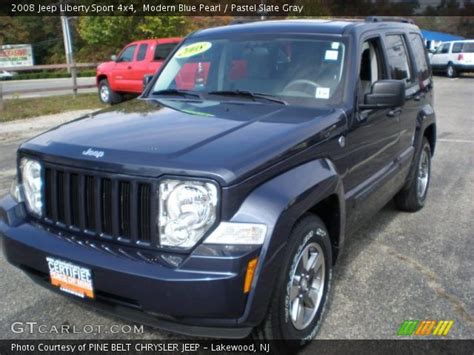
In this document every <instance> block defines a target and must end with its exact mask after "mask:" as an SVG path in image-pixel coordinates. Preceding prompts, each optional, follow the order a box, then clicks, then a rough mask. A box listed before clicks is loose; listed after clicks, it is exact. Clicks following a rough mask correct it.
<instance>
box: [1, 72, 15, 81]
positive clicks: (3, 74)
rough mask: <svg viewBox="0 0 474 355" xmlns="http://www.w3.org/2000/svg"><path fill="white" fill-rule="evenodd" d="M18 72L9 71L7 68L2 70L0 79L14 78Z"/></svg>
mask: <svg viewBox="0 0 474 355" xmlns="http://www.w3.org/2000/svg"><path fill="white" fill-rule="evenodd" d="M17 75H18V74H17V73H15V72H9V71H6V70H2V71H0V80H12V79H13V78H14V77H15V76H17Z"/></svg>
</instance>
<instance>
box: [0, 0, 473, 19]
mask: <svg viewBox="0 0 474 355" xmlns="http://www.w3.org/2000/svg"><path fill="white" fill-rule="evenodd" d="M1 15H7V16H55V15H57V16H59V15H67V16H177V15H179V16H186V15H188V16H260V17H261V16H266V17H267V16H269V17H279V16H282V17H287V16H341V17H342V16H370V15H378V16H383V15H387V16H474V1H473V0H352V1H343V0H232V1H231V0H227V1H226V0H199V1H195V0H194V1H193V0H179V1H170V0H168V1H167V0H20V1H12V2H6V1H2V2H1V4H0V16H1Z"/></svg>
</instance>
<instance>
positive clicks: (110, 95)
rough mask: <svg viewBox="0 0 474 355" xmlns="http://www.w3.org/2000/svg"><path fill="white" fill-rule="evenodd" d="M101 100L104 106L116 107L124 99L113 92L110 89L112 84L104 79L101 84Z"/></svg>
mask: <svg viewBox="0 0 474 355" xmlns="http://www.w3.org/2000/svg"><path fill="white" fill-rule="evenodd" d="M99 99H100V101H101V102H102V103H104V104H107V105H114V104H118V103H120V102H122V100H123V97H122V95H121V94H119V93H118V92H115V91H113V90H112V89H111V88H110V84H109V81H108V80H107V79H102V80H101V81H100V82H99Z"/></svg>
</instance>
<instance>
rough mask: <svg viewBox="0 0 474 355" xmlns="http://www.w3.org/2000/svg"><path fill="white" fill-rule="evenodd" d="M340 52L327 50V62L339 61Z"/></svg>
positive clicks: (325, 57)
mask: <svg viewBox="0 0 474 355" xmlns="http://www.w3.org/2000/svg"><path fill="white" fill-rule="evenodd" d="M338 53H339V52H338V51H332V50H329V49H328V50H327V51H326V55H325V56H324V59H325V60H337V56H338Z"/></svg>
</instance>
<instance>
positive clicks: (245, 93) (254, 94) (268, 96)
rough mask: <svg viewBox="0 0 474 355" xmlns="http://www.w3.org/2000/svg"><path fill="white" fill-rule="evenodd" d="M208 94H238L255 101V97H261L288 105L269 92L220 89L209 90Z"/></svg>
mask: <svg viewBox="0 0 474 355" xmlns="http://www.w3.org/2000/svg"><path fill="white" fill-rule="evenodd" d="M208 94H209V95H221V96H238V97H245V98H249V99H252V100H254V101H255V99H263V100H267V101H272V102H276V103H279V104H282V105H288V103H287V102H286V101H284V100H282V99H280V98H279V97H277V96H275V95H271V94H261V93H258V92H251V91H248V90H221V91H210V92H208Z"/></svg>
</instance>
